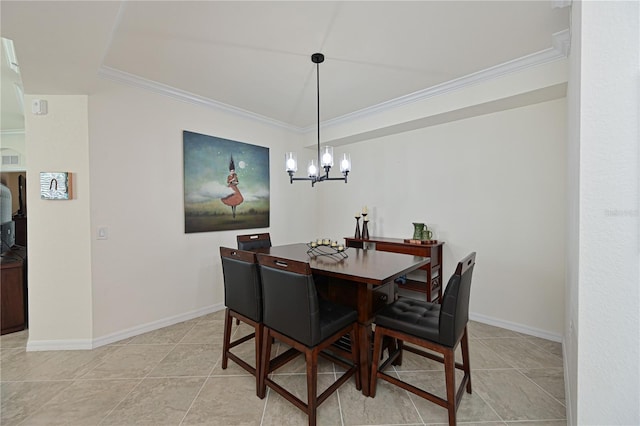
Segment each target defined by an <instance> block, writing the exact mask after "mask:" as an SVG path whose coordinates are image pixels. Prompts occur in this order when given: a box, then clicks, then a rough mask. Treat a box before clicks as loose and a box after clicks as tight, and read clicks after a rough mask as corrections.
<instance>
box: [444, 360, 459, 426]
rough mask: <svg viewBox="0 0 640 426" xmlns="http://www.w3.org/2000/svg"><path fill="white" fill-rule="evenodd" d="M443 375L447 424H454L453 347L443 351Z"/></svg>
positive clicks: (454, 382)
mask: <svg viewBox="0 0 640 426" xmlns="http://www.w3.org/2000/svg"><path fill="white" fill-rule="evenodd" d="M444 375H445V382H446V385H447V411H448V412H449V426H455V425H456V366H455V352H454V351H453V349H448V350H446V351H444Z"/></svg>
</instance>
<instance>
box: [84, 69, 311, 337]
mask: <svg viewBox="0 0 640 426" xmlns="http://www.w3.org/2000/svg"><path fill="white" fill-rule="evenodd" d="M89 105H90V108H89V112H90V114H89V122H90V136H91V143H90V158H91V160H90V161H91V173H92V183H91V194H92V203H91V232H92V235H91V248H92V254H93V257H92V271H93V277H92V282H93V288H94V297H93V309H94V324H93V330H94V335H95V336H96V338H97V339H101V340H99V342H98V343H105V342H108V341H111V340H113V339H117V338H122V337H123V336H125V335H128V334H137V333H140V332H141V331H144V330H147V329H150V328H155V327H158V326H160V325H163V324H167V323H170V322H174V321H177V320H178V319H185V318H186V317H189V316H196V315H201V314H203V313H205V312H209V311H211V310H214V309H219V308H221V307H222V304H223V302H224V299H223V286H222V272H221V268H220V261H219V251H218V247H219V246H220V245H225V246H231V247H234V246H235V245H236V241H235V236H236V234H239V233H246V232H256V231H269V232H271V234H272V239H273V242H274V244H285V243H290V242H294V241H300V240H301V239H310V238H312V237H313V235H315V232H314V231H313V227H312V226H311V227H310V226H309V224H310V223H313V218H314V213H313V209H312V208H313V205H312V203H313V202H314V200H313V193H312V192H311V191H309V190H308V188H307V187H306V186H305V187H304V188H303V187H301V186H295V185H293V186H291V185H290V184H289V181H288V176H287V174H286V173H285V172H284V152H285V151H286V150H289V149H291V146H295V145H297V143H296V142H297V138H296V137H294V136H292V135H291V134H289V132H288V131H286V130H283V129H277V128H274V127H269V126H266V125H264V124H261V123H257V122H256V121H252V120H250V119H247V118H243V117H240V116H237V115H233V114H229V113H225V112H222V111H216V110H212V109H210V108H204V107H201V106H196V105H193V104H189V103H186V102H181V101H178V100H175V99H171V98H168V97H165V96H161V95H158V94H155V93H150V92H148V91H143V90H140V89H135V88H131V87H128V86H123V85H118V84H115V83H111V82H108V81H103V82H102V83H101V88H100V90H99V91H98V92H97V93H96V94H94V95H92V96H91V97H90V103H89ZM183 130H189V131H193V132H198V133H202V134H206V135H212V136H218V137H222V138H227V139H233V140H237V141H241V142H246V143H250V144H254V145H260V146H266V147H269V148H270V157H271V159H270V160H271V168H270V172H271V182H270V186H271V188H270V190H271V226H270V227H269V228H268V229H258V230H238V231H225V232H207V233H193V234H185V233H184V213H183V201H182V200H183V156H182V150H183V146H182V131H183ZM290 145H291V146H290ZM305 200H306V201H305ZM294 207H295V208H294ZM98 227H107V228H108V239H107V240H97V239H96V233H97V228H98Z"/></svg>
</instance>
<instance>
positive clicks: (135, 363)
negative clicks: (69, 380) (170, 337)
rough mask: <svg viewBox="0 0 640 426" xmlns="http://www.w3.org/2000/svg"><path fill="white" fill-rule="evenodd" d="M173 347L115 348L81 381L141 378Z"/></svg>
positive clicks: (132, 346) (136, 346) (140, 346)
mask: <svg viewBox="0 0 640 426" xmlns="http://www.w3.org/2000/svg"><path fill="white" fill-rule="evenodd" d="M174 347H175V345H126V346H116V347H114V351H113V352H112V353H111V354H109V356H108V357H105V359H103V360H102V362H100V363H99V364H98V365H97V366H95V368H94V369H93V370H91V371H89V372H88V373H86V374H85V375H84V376H82V378H83V379H135V378H140V379H141V378H143V377H145V376H146V375H147V374H149V372H150V371H151V370H153V369H154V368H155V367H156V365H158V363H159V362H160V361H162V359H163V358H164V357H165V356H167V354H168V353H169V352H170V351H171V350H172V349H173V348H174Z"/></svg>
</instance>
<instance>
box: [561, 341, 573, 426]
mask: <svg viewBox="0 0 640 426" xmlns="http://www.w3.org/2000/svg"><path fill="white" fill-rule="evenodd" d="M565 342H566V341H565V339H562V367H563V368H562V369H563V372H564V395H565V398H566V404H565V407H566V408H567V424H568V425H575V424H576V423H575V421H574V419H573V410H572V407H573V405H572V403H571V401H572V398H573V396H572V395H571V386H569V384H570V383H571V382H570V381H569V380H570V377H569V366H568V365H567V362H568V360H569V357H568V356H567V351H566V349H565V348H566V346H565Z"/></svg>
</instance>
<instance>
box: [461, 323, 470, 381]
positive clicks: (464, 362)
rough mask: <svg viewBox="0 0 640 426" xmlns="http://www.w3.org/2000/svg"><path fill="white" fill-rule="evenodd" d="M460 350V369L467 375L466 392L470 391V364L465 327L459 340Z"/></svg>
mask: <svg viewBox="0 0 640 426" xmlns="http://www.w3.org/2000/svg"><path fill="white" fill-rule="evenodd" d="M460 349H461V350H462V369H463V371H464V375H465V376H466V377H467V393H471V365H470V364H469V339H468V337H467V327H465V328H464V333H463V334H462V340H461V341H460Z"/></svg>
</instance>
